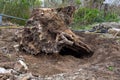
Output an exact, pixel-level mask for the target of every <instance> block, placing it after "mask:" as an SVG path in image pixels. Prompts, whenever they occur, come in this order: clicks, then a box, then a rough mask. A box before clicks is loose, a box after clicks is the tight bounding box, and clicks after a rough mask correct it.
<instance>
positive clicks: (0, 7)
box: [0, 0, 40, 25]
mask: <svg viewBox="0 0 120 80" xmlns="http://www.w3.org/2000/svg"><path fill="white" fill-rule="evenodd" d="M34 5H36V6H40V1H39V0H0V13H3V14H6V15H11V16H15V17H20V18H23V19H28V17H29V15H30V8H32V7H34ZM5 20H10V21H12V22H14V23H18V24H21V25H23V24H25V21H21V20H16V19H11V18H5Z"/></svg>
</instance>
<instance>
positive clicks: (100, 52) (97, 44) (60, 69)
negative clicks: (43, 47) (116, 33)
mask: <svg viewBox="0 0 120 80" xmlns="http://www.w3.org/2000/svg"><path fill="white" fill-rule="evenodd" d="M16 31H17V29H1V30H0V67H3V68H5V69H14V65H15V63H16V61H17V60H19V59H22V60H23V61H24V62H25V63H26V64H27V66H28V69H29V70H28V71H27V73H23V72H21V73H19V74H17V75H16V74H12V75H11V74H10V75H9V74H1V73H0V80H6V79H8V78H9V79H10V80H18V79H20V78H21V77H23V76H25V75H27V74H29V73H31V74H32V77H30V78H31V79H30V80H120V38H116V39H113V38H107V37H100V36H101V35H103V34H95V33H86V34H85V33H80V32H75V33H76V34H77V35H79V36H83V37H84V38H85V42H86V43H88V44H90V46H91V47H92V49H93V51H94V54H93V56H92V57H89V58H77V56H76V55H74V53H71V52H69V51H65V52H64V53H61V54H60V55H37V56H34V55H30V54H27V53H23V52H19V51H16V50H15V48H14V47H13V46H14V45H16V44H17V43H16V42H14V36H15V32H16ZM65 53H66V54H67V55H65ZM11 76H12V77H11ZM19 77H20V78H19ZM20 80H27V79H20Z"/></svg>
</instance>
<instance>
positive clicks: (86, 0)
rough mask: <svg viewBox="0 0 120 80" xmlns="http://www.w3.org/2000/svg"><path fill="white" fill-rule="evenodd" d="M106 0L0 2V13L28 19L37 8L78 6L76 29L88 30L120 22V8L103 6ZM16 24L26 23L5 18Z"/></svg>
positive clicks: (75, 17) (19, 0)
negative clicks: (93, 25) (93, 26)
mask: <svg viewBox="0 0 120 80" xmlns="http://www.w3.org/2000/svg"><path fill="white" fill-rule="evenodd" d="M103 1H104V0H0V13H3V14H7V15H11V16H16V17H20V18H24V19H28V17H29V15H30V11H31V10H32V9H33V8H35V7H41V4H42V7H55V8H56V7H64V6H67V5H74V6H76V8H77V10H76V13H75V14H74V22H73V24H72V25H71V27H72V28H74V29H86V28H89V27H90V25H91V24H95V23H101V22H112V21H119V20H120V19H119V16H120V12H119V8H120V6H117V7H116V6H114V5H113V6H108V5H107V7H106V6H105V5H103ZM4 19H5V20H10V21H12V22H14V23H17V24H20V25H24V24H25V21H21V20H16V19H9V18H7V19H6V18H4Z"/></svg>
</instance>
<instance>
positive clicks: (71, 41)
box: [17, 6, 93, 57]
mask: <svg viewBox="0 0 120 80" xmlns="http://www.w3.org/2000/svg"><path fill="white" fill-rule="evenodd" d="M74 11H75V7H73V6H68V7H64V8H57V9H52V8H39V9H34V10H33V12H32V15H31V18H30V19H29V20H28V22H27V25H28V26H29V28H28V27H26V28H24V29H23V30H22V31H21V32H20V34H19V35H18V34H17V36H18V42H19V44H20V50H22V51H25V52H27V53H31V54H34V55H36V54H41V53H45V54H53V53H60V52H62V51H63V52H65V51H67V50H69V51H72V52H73V53H74V54H75V55H78V56H79V57H81V56H80V55H88V56H89V55H92V54H93V52H92V50H91V48H90V47H89V46H88V45H87V44H85V43H84V42H82V40H81V39H82V38H81V37H79V36H77V35H75V34H74V33H73V32H72V31H71V30H70V29H69V27H68V25H69V24H70V23H71V21H72V15H73V13H74ZM30 26H31V27H30ZM69 51H68V52H69ZM65 54H66V53H65Z"/></svg>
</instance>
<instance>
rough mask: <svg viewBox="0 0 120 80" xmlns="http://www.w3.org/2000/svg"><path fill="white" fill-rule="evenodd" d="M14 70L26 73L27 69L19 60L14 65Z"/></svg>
mask: <svg viewBox="0 0 120 80" xmlns="http://www.w3.org/2000/svg"><path fill="white" fill-rule="evenodd" d="M14 70H15V71H17V72H20V73H26V72H27V70H28V67H27V65H26V63H25V62H24V61H22V60H19V61H17V62H16V64H15V65H14Z"/></svg>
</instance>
